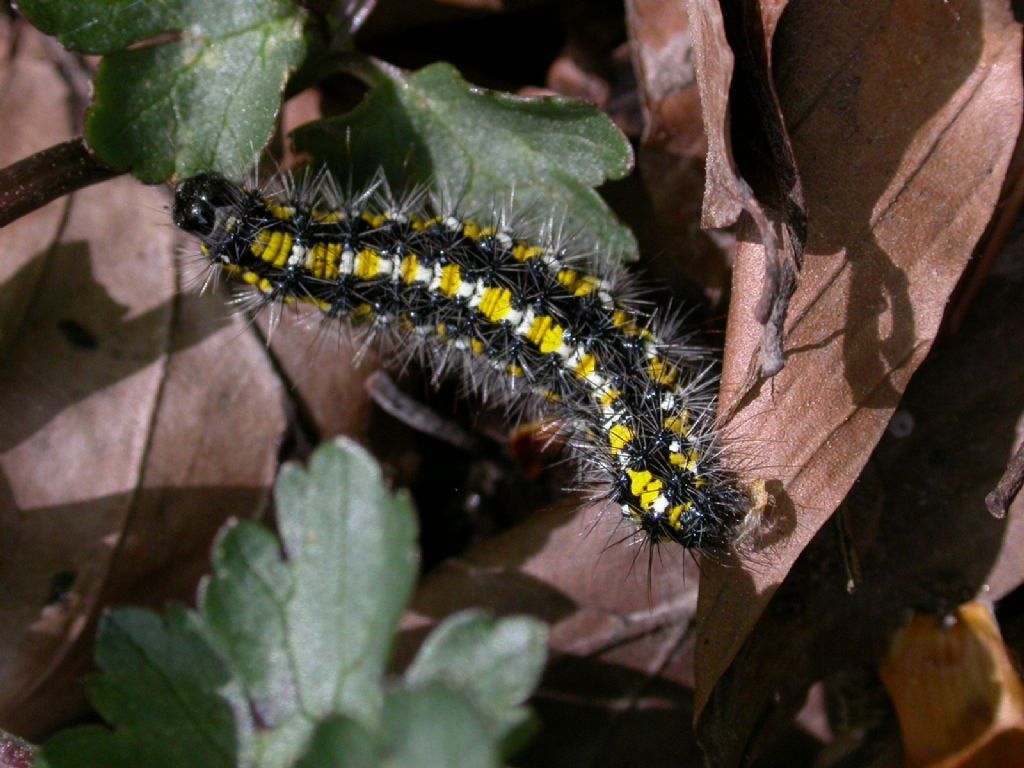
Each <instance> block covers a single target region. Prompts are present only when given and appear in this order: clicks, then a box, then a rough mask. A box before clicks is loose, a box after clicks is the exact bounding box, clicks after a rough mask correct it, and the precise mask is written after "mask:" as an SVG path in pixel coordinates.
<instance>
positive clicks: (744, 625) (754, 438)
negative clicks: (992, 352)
mask: <svg viewBox="0 0 1024 768" xmlns="http://www.w3.org/2000/svg"><path fill="white" fill-rule="evenodd" d="M772 47H773V48H774V60H773V61H774V74H775V82H776V87H777V90H778V93H779V98H780V103H781V105H782V111H783V114H784V115H785V117H786V121H787V125H788V129H789V133H790V136H791V139H792V143H793V148H794V153H795V156H796V159H797V165H798V167H799V169H800V174H801V178H802V180H803V185H804V190H805V192H806V199H807V206H808V216H809V218H808V241H807V251H806V262H805V267H804V271H803V274H802V275H801V278H800V284H799V288H798V290H797V293H796V295H795V296H794V299H793V302H792V304H791V306H790V309H789V316H788V320H787V323H786V328H787V332H786V337H785V343H786V350H787V355H788V362H787V366H786V368H785V370H784V371H783V372H782V373H780V374H779V375H778V376H777V377H776V378H775V379H773V380H771V381H769V382H763V381H762V382H758V383H757V384H756V385H755V386H754V387H752V388H746V387H745V386H744V384H745V382H746V381H747V375H748V372H749V371H750V370H751V368H752V365H751V362H750V361H751V360H752V359H753V357H754V355H755V353H756V348H757V344H758V341H759V339H760V329H759V327H758V326H757V324H756V323H755V322H754V321H753V318H752V307H753V305H754V304H755V303H756V301H757V299H758V297H759V294H760V290H761V285H762V280H763V269H762V262H763V258H764V253H763V249H762V248H761V247H759V246H758V245H757V244H755V243H753V242H750V240H749V239H748V240H747V241H745V242H743V243H742V244H741V246H740V249H739V254H738V262H737V268H736V274H735V278H734V293H733V303H732V306H731V313H730V325H729V334H730V335H729V339H728V346H727V355H726V361H725V375H724V382H723V392H724V397H725V398H726V407H727V408H726V409H727V410H729V411H730V412H731V413H732V414H733V416H732V418H731V421H730V430H729V431H730V433H731V435H732V438H733V440H734V441H735V443H736V444H737V445H738V446H739V451H741V452H743V453H749V455H750V458H749V461H748V465H749V467H748V470H747V471H748V472H749V474H751V475H756V474H759V475H762V476H764V477H766V478H768V479H772V480H778V481H780V483H781V486H782V487H783V488H785V490H786V494H787V495H788V498H789V499H790V500H791V502H792V504H793V510H792V513H793V514H795V516H796V523H797V525H796V529H795V530H794V532H793V534H792V535H791V536H790V537H788V538H785V539H783V540H782V541H781V542H779V543H778V544H776V545H774V546H772V547H770V548H767V549H764V550H762V551H760V552H754V553H749V554H748V555H747V558H746V559H747V563H746V567H745V568H744V569H743V570H740V569H735V568H721V567H719V566H716V565H715V564H709V565H708V567H707V570H706V574H705V576H706V578H705V580H704V588H703V590H702V594H701V611H700V614H701V617H702V618H703V622H702V624H701V630H700V641H699V644H698V649H697V652H698V656H697V709H698V727H699V732H700V735H701V738H702V741H703V742H704V744H705V745H706V746H707V747H708V750H709V754H710V755H712V756H713V759H714V761H715V764H721V765H739V764H746V763H747V761H749V759H750V756H751V755H752V754H753V752H754V746H753V745H754V742H757V741H758V740H759V739H761V738H764V737H767V735H768V732H769V731H770V730H771V729H772V728H773V727H774V726H775V725H776V724H777V723H778V722H782V721H783V720H786V719H787V718H788V717H789V716H791V715H792V713H793V712H794V711H795V710H796V709H797V708H798V707H799V706H800V702H801V701H802V697H803V692H804V691H805V690H806V688H807V686H808V685H809V684H810V683H811V682H813V680H815V679H818V678H819V677H820V676H821V674H820V673H821V672H822V667H829V665H830V663H836V664H839V663H846V662H845V661H844V660H846V659H848V658H849V659H857V658H859V659H864V660H867V659H870V658H871V656H872V653H873V652H877V648H878V642H879V637H881V636H884V633H885V632H886V631H887V630H888V629H891V628H892V623H893V622H894V621H895V620H896V619H897V617H896V616H887V617H886V618H885V620H883V619H882V618H881V617H879V616H877V615H872V614H870V613H869V614H868V615H867V616H866V615H865V614H864V613H862V612H858V610H857V609H856V607H855V606H860V608H861V610H862V611H863V610H866V609H867V608H869V607H874V608H876V609H878V610H881V608H882V606H889V607H890V610H893V611H896V610H897V609H898V607H900V606H902V607H905V606H908V605H915V604H917V603H918V602H919V598H921V597H923V594H922V593H920V589H921V587H922V585H924V584H929V583H930V584H932V585H933V586H934V582H935V579H937V578H938V576H937V574H936V573H935V572H934V571H933V570H932V568H933V567H934V563H935V562H936V561H935V559H934V558H932V557H926V556H925V555H926V554H927V553H926V552H912V551H911V550H909V549H908V544H909V542H910V541H913V540H916V541H930V545H931V546H934V544H935V539H934V538H932V539H929V534H938V533H941V534H942V535H943V540H945V537H946V536H948V537H949V539H948V540H949V541H950V542H951V543H957V544H958V545H959V546H960V547H964V546H965V545H966V544H969V543H971V542H973V543H974V545H975V547H974V549H973V550H971V555H970V556H969V557H968V558H965V559H964V560H963V562H962V563H960V564H959V566H958V567H954V568H952V569H951V570H950V573H947V574H946V577H945V579H944V580H942V583H948V582H949V581H951V580H952V581H955V582H957V585H958V590H959V591H958V590H953V591H954V592H955V593H957V594H959V593H960V592H964V591H965V592H966V594H963V595H962V596H963V597H966V596H969V594H970V590H971V589H977V588H978V587H980V586H981V584H982V582H983V581H984V580H985V578H986V576H987V574H988V571H989V569H990V567H991V565H992V562H993V559H994V558H995V555H996V553H997V552H998V548H999V544H1000V541H1001V540H1002V536H1003V528H1004V525H1003V524H1002V523H999V522H998V521H994V520H992V519H991V518H989V517H988V516H987V515H986V514H985V512H984V511H983V509H984V508H983V505H982V500H983V498H984V493H985V491H986V490H987V488H986V486H985V484H986V483H988V482H989V481H990V480H992V481H993V482H994V479H993V478H995V477H998V471H1001V468H1002V466H1004V465H1005V461H1006V457H1007V455H1008V450H1009V446H1010V444H1011V442H1012V435H1011V434H1008V433H1007V434H1004V438H1005V439H1003V440H1002V441H1000V440H997V439H994V437H995V435H994V434H993V432H992V431H991V430H992V428H993V427H991V426H990V428H989V432H988V437H989V439H990V440H991V447H992V449H993V454H992V455H991V457H990V458H992V459H993V460H994V462H995V463H996V464H999V466H998V468H997V469H996V468H993V469H992V471H993V472H996V474H995V475H986V474H985V470H983V468H982V466H990V467H991V464H986V465H979V464H976V463H973V462H974V461H975V460H976V459H978V458H979V457H975V456H971V457H970V458H969V459H968V458H967V457H961V459H962V460H963V461H964V462H965V464H966V465H967V466H969V467H970V468H971V471H972V472H973V473H974V477H975V478H979V477H983V476H986V477H987V479H985V480H982V481H979V482H978V483H977V485H976V487H973V488H972V489H971V491H972V493H973V494H975V495H974V496H965V497H963V498H961V499H960V500H959V503H958V504H955V505H954V504H950V503H949V500H948V499H947V498H946V497H945V496H944V495H942V494H941V492H940V489H936V490H935V495H930V494H929V493H928V489H927V487H924V488H922V487H921V486H922V485H923V484H922V483H918V487H916V488H915V489H914V493H917V494H920V495H921V497H922V498H924V499H927V500H928V504H929V505H930V507H929V509H928V510H927V511H922V510H915V511H911V510H910V509H908V508H907V505H906V504H890V503H888V502H886V503H885V506H884V509H882V510H880V512H879V514H880V515H881V518H880V520H879V522H878V533H877V534H876V540H877V541H876V543H875V545H874V548H873V549H872V550H871V552H870V553H867V554H865V555H864V556H863V561H864V562H863V567H864V572H865V579H866V581H865V585H864V586H863V587H862V588H861V590H859V592H858V593H857V594H856V595H854V596H853V597H850V598H847V597H845V592H844V582H845V575H844V572H843V569H842V563H841V561H840V560H839V559H838V549H837V547H836V545H835V539H834V537H833V536H832V535H831V534H830V532H829V531H827V530H822V531H821V533H819V537H818V539H816V540H815V542H816V543H815V544H814V545H813V549H811V550H808V552H807V555H806V560H807V563H808V564H807V565H806V568H808V569H809V570H808V571H806V572H805V571H803V570H794V571H793V572H792V573H789V571H790V567H791V566H792V564H793V562H794V561H795V560H796V559H797V557H798V556H799V555H800V553H801V552H802V551H803V550H804V547H805V545H806V544H807V542H809V541H810V540H811V539H812V538H813V537H814V534H815V533H816V532H818V531H819V529H820V528H821V526H822V525H823V524H824V523H825V521H827V520H828V519H829V518H830V517H831V515H832V512H833V510H834V509H835V508H836V507H837V506H838V504H839V502H840V501H842V500H843V498H844V497H845V496H846V493H847V491H848V489H849V488H850V486H851V484H852V483H853V482H854V480H855V479H856V478H857V476H858V475H859V474H860V471H861V468H862V467H863V466H864V464H865V462H866V461H867V459H868V457H869V455H870V454H871V451H872V450H873V449H874V447H875V444H876V442H877V440H878V438H879V437H880V436H881V433H882V431H883V429H884V428H885V426H886V424H887V423H888V421H889V418H890V416H891V414H892V411H893V409H894V408H895V407H896V406H897V404H898V403H899V400H900V394H901V392H902V391H903V389H904V388H905V387H906V385H907V382H908V381H909V379H910V376H911V374H912V373H913V371H914V370H915V369H916V368H917V366H918V365H920V363H921V362H922V360H923V359H924V357H925V355H926V354H927V352H928V350H929V348H930V346H931V344H932V341H933V340H934V338H935V335H936V332H937V330H938V326H939V322H940V320H941V318H942V312H943V309H944V307H945V303H946V300H947V297H948V296H949V293H950V292H951V291H952V289H953V288H954V286H955V285H956V282H957V279H958V278H959V276H960V274H961V271H962V270H963V268H964V265H965V264H966V262H967V260H968V258H969V257H970V254H971V252H972V249H973V247H974V244H975V243H976V241H977V239H978V237H979V236H980V235H981V232H982V230H983V229H984V227H985V225H986V224H987V222H988V220H989V218H990V217H991V214H992V209H993V206H994V205H995V202H996V199H997V195H998V193H999V189H1000V185H1001V183H1002V179H1003V174H1004V172H1005V169H1006V166H1007V163H1008V161H1009V158H1010V155H1011V152H1012V150H1013V146H1014V142H1015V138H1016V135H1017V131H1018V128H1019V123H1020V71H1019V58H1020V32H1019V28H1018V27H1017V26H1016V25H1015V24H1014V23H1013V21H1012V19H1011V18H1010V15H1009V13H1008V11H1007V10H1006V9H1004V8H1001V7H998V6H996V5H995V4H988V3H984V4H983V3H976V2H959V3H954V2H951V3H943V4H919V3H911V2H896V3H861V4H857V6H856V8H852V7H849V8H848V7H844V6H841V5H823V4H816V3H810V2H794V3H790V4H789V5H788V6H787V8H786V12H785V14H783V16H782V17H781V19H780V21H779V25H778V28H777V29H776V31H775V39H774V43H773V46H772ZM926 63H927V66H925V64H926ZM735 131H736V126H735V125H734V139H735V138H736V134H735ZM750 230H751V228H750V227H748V228H747V232H748V234H750V233H751V231H750ZM1015 330H1016V329H1015ZM1016 332H1017V333H1019V332H1020V331H1019V330H1016ZM1009 337H1010V336H1008V338H1009ZM976 365H977V367H975V368H968V367H960V366H958V367H957V368H956V371H957V372H958V373H950V374H949V375H948V380H950V381H951V382H954V383H955V385H956V386H957V387H961V388H969V386H970V384H969V383H967V382H965V381H964V380H963V378H962V377H963V373H962V372H963V371H966V370H972V371H979V372H984V373H981V374H979V375H981V376H983V377H985V376H989V375H991V361H989V360H987V359H984V358H983V359H981V360H979V361H977V363H976ZM1018 403H1019V401H1018ZM934 407H935V408H936V411H937V412H938V413H940V414H941V413H942V411H943V410H947V409H944V408H943V407H941V406H939V405H936V406H934ZM936 411H929V413H930V414H931V413H936ZM1001 416H1002V418H1003V419H1004V420H1003V421H1002V422H1000V423H1001V425H1002V427H1001V429H1002V430H1003V431H1004V432H1005V431H1006V430H1008V429H1010V427H1009V425H1012V423H1013V419H1012V417H1010V416H1009V415H1008V414H1006V413H1004V414H1001ZM1000 462H1001V463H1000ZM942 475H943V473H942V470H937V468H935V467H929V468H928V475H927V476H928V477H942ZM922 476H923V475H922V474H918V475H916V477H922ZM887 487H888V486H887ZM971 498H973V499H975V500H976V501H977V503H976V504H970V503H968V502H969V499H971ZM869 501H871V499H870V497H869ZM874 503H878V500H877V499H875V500H874ZM783 506H784V507H785V505H783ZM953 510H956V512H958V513H959V515H960V517H959V518H957V521H958V522H957V524H956V525H950V524H948V519H949V518H948V516H949V515H950V513H951V512H952V511H953ZM783 511H784V512H785V511H786V510H785V509H784V510H783ZM854 511H855V512H862V511H863V510H859V509H857V510H854ZM930 515H937V516H941V520H940V519H938V518H934V517H930ZM930 519H935V520H936V522H935V528H934V529H930V528H929V527H928V526H929V520H930ZM968 534H970V536H968ZM815 551H817V552H820V553H821V554H819V555H818V556H817V557H820V556H825V557H826V559H827V561H828V562H827V563H826V564H824V565H821V564H820V563H819V564H818V565H811V563H816V562H818V561H817V557H816V556H815V555H814V552H815ZM961 551H962V550H961ZM917 557H919V558H920V559H916V558H917ZM875 558H879V560H878V561H876V560H875ZM801 562H803V561H801ZM903 569H908V570H909V572H907V573H902V572H901V570H903ZM787 574H789V575H788V577H787ZM869 574H870V575H872V576H873V575H875V574H877V576H874V577H875V578H878V579H879V581H878V582H872V581H871V577H872V576H869ZM784 580H785V585H784V586H783V587H782V589H781V590H780V591H779V593H777V594H776V592H775V590H776V589H778V588H779V586H780V585H781V584H783V582H784ZM947 586H948V584H947ZM950 588H951V589H952V587H950ZM773 595H774V598H773ZM787 595H788V598H787ZM951 597H952V596H951ZM883 598H884V599H883ZM769 605H770V606H771V607H770V608H769V609H768V610H769V613H768V614H765V615H764V616H762V615H761V614H762V611H764V610H765V607H766V606H769ZM839 606H843V608H846V607H848V608H849V614H847V613H846V611H845V610H843V611H842V613H843V615H844V616H845V619H843V620H842V621H841V620H839V619H835V620H830V618H829V617H830V616H831V615H832V614H833V613H834V612H836V611H837V610H839ZM775 611H778V612H779V614H781V615H782V616H786V617H789V618H790V619H791V620H796V619H797V618H800V619H803V620H805V621H808V622H810V623H813V625H814V627H815V628H816V630H815V631H814V634H815V637H816V639H817V640H818V641H819V642H820V644H819V645H815V646H814V647H809V646H805V645H802V644H801V641H800V639H799V636H794V627H793V626H792V624H789V625H786V626H785V628H784V629H783V628H779V626H778V619H777V618H775V617H776V613H775ZM869 617H870V618H869ZM833 622H834V623H833ZM844 622H845V623H844ZM865 633H867V634H870V635H871V636H872V639H873V642H867V638H866V637H865ZM876 633H877V634H876ZM822 637H825V638H827V641H825V640H822ZM825 649H828V650H827V653H826V652H825ZM790 650H792V651H793V653H792V658H791V659H790V661H789V663H787V662H786V661H783V660H782V655H785V656H787V657H788V656H789V651H790ZM737 653H738V654H739V656H737V655H736V654H737ZM769 658H770V659H771V661H770V663H769V661H768V659H769ZM807 666H810V667H813V668H814V671H813V672H811V671H810V670H806V669H804V667H807ZM705 704H708V707H709V708H708V709H704V706H705ZM774 718H777V720H776V719H774Z"/></svg>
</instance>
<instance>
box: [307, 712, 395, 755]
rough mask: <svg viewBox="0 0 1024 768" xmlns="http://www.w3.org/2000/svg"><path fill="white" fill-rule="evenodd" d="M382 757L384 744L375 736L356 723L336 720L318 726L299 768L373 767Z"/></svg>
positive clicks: (340, 718)
mask: <svg viewBox="0 0 1024 768" xmlns="http://www.w3.org/2000/svg"><path fill="white" fill-rule="evenodd" d="M382 757H383V745H382V744H380V742H379V740H378V738H377V735H376V734H375V733H371V732H370V731H367V730H366V729H365V728H363V726H361V725H360V724H359V723H357V722H356V721H355V720H349V719H348V718H346V717H332V718H329V719H327V720H325V721H324V722H323V723H321V724H320V725H319V726H318V727H317V729H316V732H315V733H314V734H313V738H312V740H311V741H310V746H309V750H308V751H307V752H306V754H305V756H304V757H303V758H302V760H300V761H299V762H298V763H297V764H296V768H338V767H339V766H344V768H373V767H374V766H377V765H380V762H381V758H382Z"/></svg>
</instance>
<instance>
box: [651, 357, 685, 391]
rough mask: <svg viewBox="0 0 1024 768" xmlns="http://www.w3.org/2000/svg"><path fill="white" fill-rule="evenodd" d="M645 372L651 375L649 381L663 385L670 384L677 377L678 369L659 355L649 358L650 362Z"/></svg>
mask: <svg viewBox="0 0 1024 768" xmlns="http://www.w3.org/2000/svg"><path fill="white" fill-rule="evenodd" d="M647 374H648V375H649V376H650V377H651V381H653V382H654V383H656V384H663V385H665V386H671V385H672V384H674V383H675V381H676V379H677V378H678V377H679V371H677V370H676V369H675V368H674V367H673V366H671V365H669V364H668V363H666V362H665V361H664V360H662V359H661V358H660V357H655V358H654V359H652V360H651V364H650V365H649V366H648V368H647Z"/></svg>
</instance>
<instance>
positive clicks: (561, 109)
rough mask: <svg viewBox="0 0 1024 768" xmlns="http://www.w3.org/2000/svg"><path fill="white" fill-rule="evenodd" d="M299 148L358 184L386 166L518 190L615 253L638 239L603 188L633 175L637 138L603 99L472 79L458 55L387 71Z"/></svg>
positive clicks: (468, 188) (471, 198)
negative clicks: (536, 92) (598, 102)
mask: <svg viewBox="0 0 1024 768" xmlns="http://www.w3.org/2000/svg"><path fill="white" fill-rule="evenodd" d="M294 140H295V144H296V147H297V148H298V149H299V150H301V151H305V152H309V153H310V154H311V155H312V156H313V157H314V158H315V159H316V160H317V161H319V162H323V163H326V164H327V165H328V166H330V167H331V168H332V169H333V170H335V171H336V172H337V174H338V176H339V178H342V179H346V178H349V177H350V175H351V177H352V178H354V179H356V180H357V181H365V180H366V179H368V178H370V177H371V176H372V175H373V173H374V172H376V171H377V169H378V168H383V170H384V172H385V174H386V175H387V176H388V178H389V179H390V180H392V181H398V180H401V181H402V182H404V183H406V184H412V183H420V184H427V185H430V186H432V187H433V189H434V190H435V191H440V192H444V193H447V194H448V195H450V196H453V197H456V198H458V199H460V200H461V203H462V204H461V207H462V208H463V209H464V210H466V211H470V212H480V211H489V210H491V208H492V206H493V205H494V204H495V203H496V202H501V201H502V200H506V199H508V198H509V197H510V196H511V195H512V194H513V192H514V194H515V200H516V204H517V208H519V209H521V210H523V209H524V210H527V211H532V212H533V214H534V215H535V216H537V217H540V218H543V219H547V218H550V217H553V218H554V221H555V222H556V223H560V222H562V221H563V219H564V224H565V230H566V231H567V232H569V233H575V232H577V231H578V232H579V233H581V234H583V235H584V236H585V238H586V240H587V241H588V243H592V244H600V246H601V248H602V249H603V250H605V251H606V252H607V253H609V254H610V255H615V256H626V257H631V256H633V255H635V253H636V250H637V246H636V240H635V239H634V237H633V235H632V233H631V232H630V231H629V229H628V228H627V227H625V226H623V225H622V224H620V223H619V222H618V221H617V220H616V219H615V216H614V214H612V213H611V211H610V210H609V209H608V207H607V206H606V205H605V204H604V201H603V200H602V199H601V197H600V196H599V195H598V194H597V193H596V192H595V191H594V189H593V187H595V186H597V185H599V184H601V183H603V182H604V181H605V180H606V179H619V178H622V177H623V176H625V175H626V174H627V173H628V172H629V171H630V169H631V168H632V164H633V153H632V149H631V148H630V145H629V142H628V141H626V139H625V137H624V136H623V135H622V134H621V133H620V132H619V130H618V129H617V128H616V127H615V125H614V124H613V123H612V122H611V121H610V120H609V119H608V117H607V116H606V115H604V114H603V113H601V112H600V111H598V110H597V109H596V108H594V107H592V106H589V105H587V104H583V103H582V102H578V101H573V100H569V99H564V98H556V97H546V98H524V97H520V96H513V95H511V94H506V93H498V92H491V91H485V90H483V89H480V88H475V87H473V86H470V85H469V84H468V83H466V81H465V80H463V79H462V78H461V77H460V76H459V73H458V72H457V71H456V70H455V69H454V68H453V67H452V66H451V65H449V64H445V63H441V64H433V65H431V66H429V67H425V68H424V69H421V70H419V71H418V72H415V73H413V74H411V75H409V76H408V77H404V78H400V77H397V76H396V77H381V78H379V81H378V83H377V85H376V86H375V87H374V88H373V89H372V90H371V91H370V92H369V93H368V94H367V96H366V98H365V99H364V100H363V102H362V103H361V104H360V105H359V106H358V107H357V108H356V109H354V110H353V111H352V112H350V113H348V114H347V115H343V116H340V117H335V118H330V119H328V120H322V121H319V122H316V123H312V124H309V125H306V126H302V127H301V128H299V129H298V130H296V131H295V133H294Z"/></svg>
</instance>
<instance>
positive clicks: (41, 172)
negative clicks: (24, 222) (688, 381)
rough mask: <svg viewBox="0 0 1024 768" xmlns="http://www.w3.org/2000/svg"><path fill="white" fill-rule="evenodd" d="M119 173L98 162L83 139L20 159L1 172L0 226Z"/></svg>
mask: <svg viewBox="0 0 1024 768" xmlns="http://www.w3.org/2000/svg"><path fill="white" fill-rule="evenodd" d="M118 173H119V172H118V171H115V170H114V169H113V168H110V167H109V166H107V165H104V164H103V163H101V162H100V161H99V160H98V159H97V158H96V157H95V156H94V155H93V154H92V153H91V152H90V151H89V148H88V147H87V146H86V145H85V140H84V139H82V138H77V139H71V140H70V141H65V142H64V143H62V144H57V145H55V146H52V147H50V148H48V149H44V150H43V151H42V152H37V153H36V154H34V155H31V156H29V157H26V158H25V159H24V160H19V161H18V162H16V163H14V164H13V165H9V166H7V167H6V168H4V169H3V170H0V227H3V226H6V225H8V224H10V223H11V222H12V221H14V220H16V219H19V218H21V217H22V216H24V215H26V214H28V213H31V212H32V211H34V210H36V208H42V207H43V206H44V205H46V204H47V203H49V202H50V201H51V200H56V199H57V198H58V197H63V196H64V195H66V194H69V193H71V192H75V191H77V190H79V189H82V188H84V187H88V186H91V185H93V184H98V183H99V182H101V181H106V180H107V179H112V178H113V177H114V176H117V175H118Z"/></svg>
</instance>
